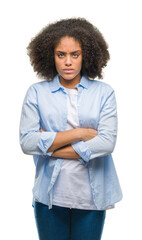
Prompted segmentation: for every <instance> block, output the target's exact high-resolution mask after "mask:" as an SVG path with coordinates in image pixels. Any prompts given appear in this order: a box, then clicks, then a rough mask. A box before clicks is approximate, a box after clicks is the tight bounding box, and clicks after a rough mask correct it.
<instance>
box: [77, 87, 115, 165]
mask: <svg viewBox="0 0 142 240" xmlns="http://www.w3.org/2000/svg"><path fill="white" fill-rule="evenodd" d="M97 130H98V135H97V136H96V137H94V138H92V139H91V140H88V141H85V142H84V141H80V142H78V143H73V144H72V147H73V149H74V150H75V151H76V153H77V154H79V155H80V156H81V158H82V161H83V162H84V164H86V162H88V161H89V160H91V159H94V158H96V157H101V156H105V155H108V154H111V153H112V152H113V150H114V147H115V143H116V137H117V109H116V100H115V93H114V91H113V90H111V91H109V94H108V95H107V97H106V99H105V101H104V103H103V105H102V107H101V110H100V120H99V124H98V129H97Z"/></svg>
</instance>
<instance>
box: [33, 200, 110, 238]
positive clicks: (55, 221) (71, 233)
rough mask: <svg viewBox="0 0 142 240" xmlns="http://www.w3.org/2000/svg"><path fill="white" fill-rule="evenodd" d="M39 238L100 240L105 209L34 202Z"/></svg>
mask: <svg viewBox="0 0 142 240" xmlns="http://www.w3.org/2000/svg"><path fill="white" fill-rule="evenodd" d="M34 215H35V221H36V226H37V231H38V236H39V239H40V240H100V239H101V235H102V231H103V226H104V221H105V216H106V211H96V210H81V209H70V208H65V207H59V206H55V205H53V206H52V209H50V210H49V209H48V206H47V205H44V204H42V203H39V202H35V205H34Z"/></svg>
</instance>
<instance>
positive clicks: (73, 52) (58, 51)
mask: <svg viewBox="0 0 142 240" xmlns="http://www.w3.org/2000/svg"><path fill="white" fill-rule="evenodd" d="M55 52H56V53H66V52H63V51H55ZM77 52H81V50H76V51H73V52H71V53H77Z"/></svg>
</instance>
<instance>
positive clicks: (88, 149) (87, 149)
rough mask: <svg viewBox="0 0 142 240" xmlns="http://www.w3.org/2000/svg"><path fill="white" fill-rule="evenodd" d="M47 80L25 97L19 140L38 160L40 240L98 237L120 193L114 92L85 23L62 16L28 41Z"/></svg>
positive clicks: (96, 36) (98, 43) (101, 47)
mask: <svg viewBox="0 0 142 240" xmlns="http://www.w3.org/2000/svg"><path fill="white" fill-rule="evenodd" d="M28 54H29V57H30V60H31V64H32V66H33V68H34V71H36V72H37V73H38V74H39V76H40V77H43V78H44V79H45V81H41V82H38V83H36V84H33V85H32V86H30V87H29V89H28V91H27V94H26V96H25V99H24V103H23V108H22V114H21V122H20V144H21V147H22V150H23V152H24V153H25V154H31V155H33V158H34V163H35V166H36V174H35V183H34V188H33V207H34V214H35V220H36V226H37V230H38V235H39V239H40V240H47V239H48V240H51V239H52V240H56V239H58V240H68V239H72V240H78V239H79V240H99V239H101V235H102V231H103V226H104V220H105V216H106V210H107V209H110V208H113V207H114V204H115V203H116V202H118V201H120V200H121V198H122V193H121V188H120V185H119V181H118V177H117V174H116V171H115V167H114V164H113V160H112V156H111V153H112V152H113V150H114V146H115V142H116V135H117V110H116V100H115V93H114V90H113V89H112V88H111V87H110V86H109V85H108V84H106V83H102V82H100V81H98V80H94V78H96V77H98V78H102V69H103V67H105V66H106V65H107V61H108V60H109V52H108V46H107V44H106V42H105V40H104V38H103V36H102V34H101V33H100V31H99V30H98V29H97V28H95V27H94V26H93V25H92V24H91V23H89V22H88V21H87V20H85V19H82V18H77V19H76V18H72V19H63V20H60V21H58V22H55V23H52V24H49V25H48V26H46V27H45V28H44V29H43V30H42V31H41V32H40V33H39V34H38V35H37V36H36V37H35V38H34V39H33V40H32V41H31V42H30V44H29V46H28Z"/></svg>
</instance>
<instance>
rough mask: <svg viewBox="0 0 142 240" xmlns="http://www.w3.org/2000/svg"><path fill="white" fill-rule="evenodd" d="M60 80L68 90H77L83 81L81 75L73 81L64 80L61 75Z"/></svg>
mask: <svg viewBox="0 0 142 240" xmlns="http://www.w3.org/2000/svg"><path fill="white" fill-rule="evenodd" d="M59 80H60V83H61V84H62V85H63V86H64V87H66V88H70V89H76V88H75V86H76V85H77V84H78V83H80V80H81V75H80V74H79V75H77V76H76V77H75V78H73V79H64V78H63V77H62V76H61V75H60V76H59Z"/></svg>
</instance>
